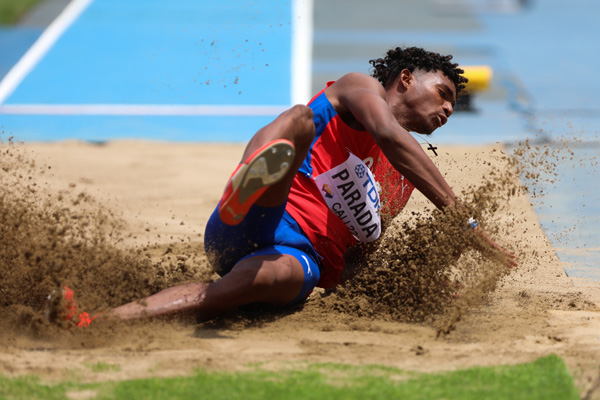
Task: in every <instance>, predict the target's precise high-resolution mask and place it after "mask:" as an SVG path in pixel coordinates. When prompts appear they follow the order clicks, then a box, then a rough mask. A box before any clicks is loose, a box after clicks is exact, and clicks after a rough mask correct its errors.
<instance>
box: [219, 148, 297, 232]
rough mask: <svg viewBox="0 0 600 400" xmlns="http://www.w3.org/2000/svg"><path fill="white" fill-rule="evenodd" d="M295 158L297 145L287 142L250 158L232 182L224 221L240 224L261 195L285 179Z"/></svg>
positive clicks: (222, 209) (222, 211)
mask: <svg viewBox="0 0 600 400" xmlns="http://www.w3.org/2000/svg"><path fill="white" fill-rule="evenodd" d="M294 156H295V151H294V146H293V144H292V143H291V142H289V141H287V140H284V139H280V140H277V141H273V142H271V143H268V144H267V145H265V146H264V147H263V148H261V149H259V150H258V151H257V152H256V153H255V154H253V155H252V156H250V157H249V159H248V160H247V162H246V163H244V164H242V165H241V167H240V168H239V169H238V170H237V171H236V173H235V174H234V175H233V176H232V178H231V181H230V183H229V184H231V185H232V187H233V190H232V193H231V194H230V195H229V197H228V198H227V199H225V200H224V201H223V203H222V204H221V206H220V207H219V215H220V216H221V220H223V221H224V222H225V223H227V224H230V225H236V224H238V223H240V222H241V221H242V219H243V217H245V216H246V213H247V212H248V210H249V209H250V207H251V206H252V205H253V204H254V203H255V202H256V200H258V198H259V197H260V195H262V193H264V191H266V190H267V188H268V187H269V186H272V185H274V184H276V183H278V182H279V181H281V180H282V179H283V178H284V177H285V175H286V174H287V172H288V171H289V170H290V168H291V166H292V163H293V161H294Z"/></svg>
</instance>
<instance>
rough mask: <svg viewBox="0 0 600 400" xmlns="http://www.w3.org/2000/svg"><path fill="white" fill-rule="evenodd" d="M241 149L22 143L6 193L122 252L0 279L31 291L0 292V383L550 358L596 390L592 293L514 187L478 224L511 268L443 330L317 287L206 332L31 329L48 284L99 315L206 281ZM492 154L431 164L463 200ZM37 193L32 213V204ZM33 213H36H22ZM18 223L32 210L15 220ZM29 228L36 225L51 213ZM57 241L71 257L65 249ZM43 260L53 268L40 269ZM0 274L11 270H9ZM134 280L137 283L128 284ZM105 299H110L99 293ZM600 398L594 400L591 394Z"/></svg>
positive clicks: (418, 201)
mask: <svg viewBox="0 0 600 400" xmlns="http://www.w3.org/2000/svg"><path fill="white" fill-rule="evenodd" d="M242 150H243V147H242V146H240V145H216V144H173V143H168V144H167V143H155V142H142V141H117V142H109V143H106V144H101V145H95V144H87V143H80V142H63V143H49V144H27V145H26V146H24V147H22V148H20V150H19V154H22V157H23V158H22V161H19V162H18V163H17V164H19V165H20V168H22V170H23V171H29V173H17V174H16V175H10V174H11V173H13V172H14V171H16V170H19V168H16V169H15V170H14V171H13V170H11V171H8V172H7V171H5V175H6V176H9V175H10V176H12V178H11V179H13V186H12V187H13V188H17V189H18V188H19V185H21V186H23V185H22V184H23V182H28V184H27V185H24V186H23V187H25V188H27V187H29V188H30V189H32V191H36V192H39V193H42V192H43V193H50V194H48V195H46V194H44V196H46V197H43V198H48V199H50V202H51V203H54V204H59V203H60V202H59V201H58V200H56V199H57V197H56V196H57V195H56V193H59V192H60V191H62V195H61V199H62V200H61V202H64V201H67V203H66V204H68V205H69V208H70V209H71V211H64V212H66V214H61V216H63V217H64V216H68V217H69V218H71V220H76V219H77V220H81V219H85V216H88V217H89V216H90V215H93V217H90V219H89V221H88V223H87V224H85V225H84V226H87V227H88V228H89V229H92V228H93V226H94V223H97V222H98V221H105V223H103V225H102V226H103V228H102V229H101V230H102V232H101V234H106V233H107V232H108V233H110V234H112V237H113V238H116V242H117V246H116V247H114V246H107V247H106V248H104V250H103V251H102V252H101V253H102V254H97V253H98V251H95V250H97V249H98V248H96V247H92V248H85V249H84V250H81V246H79V247H78V246H74V247H73V246H71V245H70V244H68V243H67V244H65V243H63V241H62V239H61V240H58V239H57V240H55V241H54V242H53V243H54V247H52V246H51V244H48V246H50V247H43V246H42V247H39V246H38V247H35V246H33V247H34V248H35V249H37V250H36V251H38V252H39V251H41V250H39V249H42V250H43V249H54V250H53V251H54V253H47V254H53V255H52V256H51V258H52V260H55V261H56V260H63V261H61V262H58V261H56V262H54V264H53V265H55V270H56V271H57V274H56V275H57V276H54V277H53V276H36V275H35V274H34V273H32V272H31V271H30V272H29V273H28V274H27V276H18V271H19V270H18V269H17V270H15V271H13V274H12V275H10V274H7V273H5V275H3V279H5V278H6V281H9V282H16V281H19V282H21V281H31V282H33V283H32V284H31V288H32V289H31V290H30V291H25V290H23V291H21V293H17V294H15V293H14V291H13V292H11V288H13V289H14V287H15V285H13V286H11V287H10V288H9V287H7V286H1V285H0V288H1V289H2V291H3V292H4V299H3V300H5V303H4V305H3V306H2V307H3V308H2V312H3V318H4V322H3V326H2V332H1V335H2V339H3V340H2V341H1V343H2V344H1V345H0V373H2V374H3V375H8V376H14V375H22V374H28V373H36V374H39V375H41V376H42V377H43V378H44V379H48V380H53V379H63V378H67V379H69V378H77V379H83V380H103V379H129V378H137V377H147V376H167V375H178V374H186V373H190V372H191V371H192V370H193V369H194V368H198V367H201V368H214V369H225V370H238V369H244V368H246V366H247V365H248V364H249V363H254V362H265V363H267V365H273V366H274V367H277V366H280V365H283V364H287V363H290V362H291V363H306V362H337V363H349V364H383V365H389V366H394V367H399V368H403V369H408V370H415V371H425V372H431V371H440V370H450V369H457V368H463V367H468V366H476V365H479V366H481V365H497V364H511V363H519V362H526V361H531V360H534V359H536V358H538V357H541V356H544V355H548V354H551V353H555V354H558V355H559V356H561V357H563V358H564V359H565V361H566V362H567V364H568V366H569V368H570V370H571V372H572V374H573V376H574V378H575V379H576V383H577V384H578V387H579V389H580V391H581V393H582V395H586V394H588V391H589V389H590V388H592V387H593V386H594V385H596V384H597V381H598V379H599V378H598V377H599V376H600V363H599V362H598V360H600V337H599V332H600V308H599V305H600V291H598V289H599V285H598V284H597V283H590V282H577V286H576V285H575V284H574V283H573V281H572V280H571V279H570V278H568V277H567V276H566V275H565V273H564V271H563V267H562V265H561V263H560V261H559V260H558V259H557V258H556V256H555V254H554V251H553V249H552V248H551V246H550V245H549V243H548V241H547V239H546V237H545V235H544V233H543V232H542V230H541V228H540V226H539V224H538V222H537V218H536V216H535V214H534V212H533V209H532V207H531V205H530V203H529V199H528V197H527V196H526V195H523V194H518V193H516V194H514V195H510V196H507V197H506V201H505V202H504V203H502V204H500V205H499V208H498V211H497V212H495V213H494V215H493V216H489V218H488V219H489V221H488V224H489V227H490V229H492V228H493V229H492V230H493V231H494V237H495V238H496V239H497V240H498V242H500V243H501V244H502V245H506V247H508V248H510V249H511V250H513V251H514V252H515V253H517V254H518V256H519V260H518V261H519V263H520V265H519V267H517V268H515V269H513V270H511V271H509V273H502V274H499V275H498V276H497V277H496V278H495V280H494V282H493V283H494V285H492V286H493V287H492V289H490V290H491V292H489V293H488V294H487V295H485V296H483V297H481V296H480V297H478V298H475V297H471V298H469V305H470V307H468V308H466V307H463V308H461V310H460V311H461V313H460V316H459V317H460V318H459V319H458V318H457V319H456V320H457V321H458V322H456V321H455V323H453V324H452V328H453V329H450V330H449V333H448V334H442V335H440V334H439V333H440V329H439V324H440V322H439V321H440V320H443V318H442V317H440V316H435V317H433V318H423V319H421V320H420V321H417V322H407V321H403V320H402V318H398V317H397V316H395V315H394V314H393V313H390V312H381V313H378V312H377V310H373V309H369V308H368V307H366V308H364V309H363V312H361V313H357V312H356V311H352V310H344V309H343V308H340V306H339V305H340V304H341V303H340V302H339V298H338V300H337V303H336V301H331V298H332V297H331V295H329V296H326V295H325V294H323V293H315V294H314V295H313V296H312V297H311V298H310V299H309V301H308V302H307V303H306V304H305V305H304V306H302V307H298V308H296V309H294V310H289V311H284V312H268V313H266V314H265V313H264V312H262V311H264V310H261V309H260V308H258V309H257V308H250V309H248V310H245V311H244V312H243V313H241V314H235V315H231V316H228V317H227V318H224V319H220V320H217V321H214V322H211V323H203V324H196V323H195V322H193V321H185V320H184V321H152V322H143V323H134V324H128V325H124V324H123V325H120V324H104V323H99V324H97V325H96V326H92V327H91V328H90V329H88V330H85V331H82V330H78V329H76V328H75V327H72V326H63V327H60V326H49V325H47V324H44V323H43V321H41V320H40V319H41V315H39V314H41V311H40V310H42V308H43V305H42V303H43V300H44V299H43V297H44V296H43V293H44V290H47V291H49V290H50V289H51V288H52V287H53V286H56V285H57V283H69V284H71V285H73V286H75V289H76V293H77V294H78V295H79V296H80V297H79V300H80V302H81V303H82V305H83V306H90V305H91V306H93V307H109V306H115V305H117V304H119V302H120V301H128V300H130V299H133V298H136V297H139V296H141V295H144V294H145V293H149V292H152V291H156V290H158V289H160V288H162V287H164V286H165V285H168V284H170V283H173V282H182V281H186V280H190V279H200V278H201V279H213V278H214V276H212V275H211V274H210V272H209V271H208V269H207V266H206V261H205V258H204V255H203V253H202V248H201V243H202V239H203V238H202V233H203V227H204V224H205V222H206V220H207V219H208V216H209V215H210V213H211V212H212V209H213V208H214V206H215V205H216V202H217V200H218V198H219V196H220V194H221V191H222V190H223V185H224V183H225V181H226V179H227V177H228V176H229V174H230V172H231V170H232V169H233V167H234V166H235V164H236V163H237V162H238V160H239V157H240V155H241V153H242ZM502 150H503V149H502V148H501V147H500V146H498V147H447V148H446V147H444V148H443V149H441V150H438V152H439V153H440V156H439V157H437V158H435V159H434V161H435V162H436V163H437V164H438V165H439V166H440V169H441V170H442V171H443V172H444V174H445V175H446V177H447V179H448V181H449V182H450V184H451V186H452V187H453V188H454V189H455V191H456V192H459V193H460V192H461V190H467V191H468V188H469V186H475V187H477V186H479V185H480V184H481V183H482V182H483V177H484V176H485V175H486V174H489V173H490V171H492V170H493V171H496V172H498V171H503V170H506V169H507V168H509V167H508V166H507V165H506V164H505V161H504V160H502V156H501V154H502ZM27 160H35V163H31V162H30V161H27ZM10 165H15V164H14V163H12V164H10ZM48 166H49V167H51V168H50V169H48V168H47V167H48ZM42 172H43V173H42ZM496 172H495V173H496ZM29 176H31V179H29ZM6 179H8V178H5V181H4V183H5V184H6V183H7V181H6ZM34 182H35V183H36V186H33V183H34ZM28 185H29V186H28ZM5 187H6V186H5ZM17 189H15V190H17ZM18 190H21V189H18ZM18 190H17V191H18ZM20 193H22V192H20ZM81 193H85V194H84V195H82V194H81ZM17 195H19V194H18V193H17V194H15V196H17ZM33 198H34V199H37V200H36V201H37V202H38V203H39V202H40V201H41V200H40V199H41V198H42V197H35V196H34V197H33ZM9 200H10V199H9ZM7 201H8V200H7ZM60 204H62V203H60ZM38 205H39V204H38ZM34 208H35V206H34V205H33V204H32V205H31V207H29V208H27V209H34ZM427 208H430V206H429V205H428V204H427V202H426V201H425V200H424V199H423V197H422V196H420V195H419V194H415V195H414V196H413V199H411V201H410V202H409V204H408V206H407V209H406V210H404V212H403V216H402V217H401V218H400V221H395V223H396V224H397V226H401V225H402V223H403V222H404V221H405V220H407V219H409V218H410V217H411V216H412V213H413V212H415V213H419V214H421V215H426V214H427V211H426V209H427ZM98 210H101V212H100V213H99V212H98ZM19 215H29V214H27V212H25V211H22V214H19ZM115 216H116V217H115ZM50 217H52V215H51V216H50ZM20 218H21V221H25V219H23V218H25V217H20ZM26 218H30V217H26ZM32 218H33V217H32ZM35 218H37V221H40V220H41V221H42V222H41V224H42V225H40V226H43V225H44V222H43V221H46V220H44V218H46V217H44V216H39V215H38V216H35ZM61 218H62V217H61ZM61 221H63V220H61ZM90 225H91V228H90ZM86 229H87V228H86ZM84 230H85V229H84ZM92 231H93V229H92ZM92 231H86V232H84V233H81V232H73V233H72V234H70V235H71V236H70V237H71V239H72V238H73V237H75V238H76V237H79V238H81V237H82V236H77V235H88V236H87V237H89V235H92V236H93V235H94V234H95V233H94V232H92ZM36 232H42V234H41V236H40V237H36V236H35V235H36ZM44 232H45V231H44V230H43V229H42V228H40V227H37V228H35V229H34V230H33V231H31V232H26V233H25V234H24V236H23V237H22V238H19V240H18V241H15V242H13V243H14V244H13V246H16V247H18V246H21V245H22V244H23V243H25V242H27V240H29V239H31V238H32V237H33V238H35V240H36V241H38V242H39V241H43V240H42V239H41V238H42V237H48V235H49V234H48V233H46V234H43V233H44ZM55 234H56V235H59V236H56V237H65V236H64V233H61V232H58V233H57V232H56V231H55V230H52V233H51V235H55ZM396 234H398V233H396ZM60 235H63V236H60ZM60 246H67V247H68V246H71V247H68V252H66V250H65V249H66V247H60ZM84 247H85V246H84ZM78 249H79V250H81V251H79V252H78V251H77V250H78ZM131 249H135V250H131ZM61 252H62V253H61ZM65 252H66V253H65ZM36 254H38V253H36ZM60 254H63V255H64V257H62V258H61V256H60ZM38 255H39V256H40V257H41V258H43V257H44V254H38ZM463 258H464V261H460V262H470V263H472V264H473V265H486V264H484V263H483V261H481V260H480V259H478V258H477V257H476V256H475V255H469V254H465V256H464V257H463ZM144 259H147V261H144ZM21 261H23V260H21ZM21 261H19V262H21ZM46 261H47V260H46ZM39 262H40V265H45V267H44V268H49V267H47V262H46V264H44V262H45V261H44V260H40V261H39ZM371 262H373V261H371ZM23 263H24V261H23ZM61 263H62V264H61ZM119 263H125V264H127V265H128V266H129V267H131V266H132V265H135V267H136V269H135V271H136V272H135V273H134V272H132V271H134V270H132V269H131V268H118V267H117V266H118V265H119ZM15 265H16V264H15ZM18 265H21V264H18ZM23 265H24V264H23ZM61 265H63V267H61ZM64 266H66V267H64ZM157 266H158V267H160V268H158V267H157ZM3 268H5V270H10V268H11V264H10V263H6V264H5V265H4V267H3ZM157 268H158V269H157ZM32 270H34V268H33V269H32ZM78 271H79V272H78ZM81 271H83V272H81ZM111 271H112V272H111ZM157 271H159V272H160V273H159V274H156V272H157ZM15 274H17V276H14V275H15ZM152 274H154V275H152ZM9 275H10V276H9ZM10 279H13V280H12V281H11V280H10ZM40 281H43V282H44V283H43V284H40V283H39V282H40ZM36 282H37V283H36ZM132 285H139V288H138V289H137V290H131V288H132ZM101 294H105V295H106V298H104V299H103V298H99V297H101V296H100V295H101ZM9 295H10V296H9ZM463 295H464V293H463ZM7 296H8V297H7ZM15 296H17V297H18V296H21V297H22V298H21V297H19V298H18V299H15ZM336 296H337V295H336ZM32 297H35V299H34V300H31V298H32ZM342 300H343V299H342ZM447 301H448V302H449V303H450V306H449V308H445V310H446V311H447V310H452V309H453V304H460V302H461V301H462V300H461V293H460V289H458V296H455V293H452V294H451V295H450V296H448V298H447ZM336 304H337V305H336ZM355 308H356V307H355ZM335 310H337V311H335ZM417 319H418V318H417ZM417 319H413V320H415V321H416V320H417ZM99 362H101V363H106V364H110V365H115V366H118V367H116V368H114V369H110V368H109V369H108V370H106V371H103V372H101V373H99V372H97V371H96V372H94V371H92V368H91V366H93V365H95V364H97V363H99ZM597 392H598V390H596V392H594V393H592V394H591V397H589V398H598V396H600V393H597ZM594 396H595V397H594Z"/></svg>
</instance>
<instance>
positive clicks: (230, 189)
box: [218, 105, 315, 225]
mask: <svg viewBox="0 0 600 400" xmlns="http://www.w3.org/2000/svg"><path fill="white" fill-rule="evenodd" d="M312 118H313V113H312V110H311V109H310V108H309V107H306V106H301V105H297V106H294V107H292V108H290V109H289V110H287V111H285V112H283V113H282V114H281V115H279V116H278V117H277V118H276V119H275V120H274V121H273V122H271V123H270V124H268V125H267V126H265V127H264V128H262V129H260V130H259V131H258V132H257V133H256V134H255V135H254V136H253V137H252V139H251V140H250V142H249V143H248V145H247V147H246V150H245V151H244V155H243V156H242V161H241V163H240V164H239V165H238V167H237V169H236V170H235V171H234V173H233V174H232V176H231V178H230V179H229V181H228V182H227V185H226V187H225V192H224V194H223V196H222V197H221V200H220V201H219V206H218V213H219V216H220V218H221V220H222V221H223V222H224V223H226V224H228V225H237V224H239V223H240V222H241V221H242V220H243V219H244V217H245V215H246V213H247V212H248V210H249V209H250V207H251V206H252V205H254V204H257V205H259V206H263V207H276V206H278V205H281V204H283V203H285V201H286V200H287V196H288V194H289V190H290V187H291V185H292V182H293V180H294V176H295V175H296V173H297V172H298V169H299V168H300V166H301V165H302V162H303V161H304V158H305V157H306V155H307V153H308V149H309V148H310V145H311V143H312V141H313V139H314V135H315V126H314V122H313V119H312Z"/></svg>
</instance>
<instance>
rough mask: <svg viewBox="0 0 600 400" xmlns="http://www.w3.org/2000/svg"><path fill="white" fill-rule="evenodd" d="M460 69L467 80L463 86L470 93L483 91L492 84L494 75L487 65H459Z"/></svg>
mask: <svg viewBox="0 0 600 400" xmlns="http://www.w3.org/2000/svg"><path fill="white" fill-rule="evenodd" d="M460 68H462V69H463V70H464V71H465V72H464V74H463V75H464V76H465V77H466V78H467V79H468V80H469V82H467V84H466V85H465V86H466V89H467V90H468V91H469V92H470V93H473V92H477V91H481V90H485V89H487V88H489V87H490V85H491V84H492V77H493V75H494V73H493V71H492V68H491V67H490V66H489V65H464V66H463V65H461V66H460Z"/></svg>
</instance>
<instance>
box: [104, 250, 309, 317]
mask: <svg viewBox="0 0 600 400" xmlns="http://www.w3.org/2000/svg"><path fill="white" fill-rule="evenodd" d="M304 276H305V272H304V267H303V266H302V265H301V264H300V262H299V261H298V259H297V258H296V257H294V256H291V255H287V254H277V255H260V256H255V257H248V258H245V259H243V260H241V261H240V262H239V263H237V264H236V265H235V266H234V267H233V269H232V270H231V272H229V273H228V274H227V275H225V276H224V277H223V278H222V279H220V280H218V281H216V282H213V283H210V284H207V283H188V284H183V285H178V286H174V287H172V288H169V289H165V290H163V291H161V292H158V293H156V294H154V295H152V296H150V297H147V298H146V299H144V300H142V301H134V302H131V303H128V304H125V305H123V306H120V307H117V308H115V309H113V310H112V311H111V312H110V313H108V315H110V316H114V317H117V318H120V319H124V320H127V319H136V318H143V317H156V316H164V315H170V314H174V313H179V312H186V311H188V312H189V311H193V312H194V314H196V315H197V316H198V317H199V318H200V319H203V320H206V319H210V318H213V317H216V316H218V315H220V314H222V313H225V312H228V311H232V310H234V309H236V308H237V307H240V306H243V305H247V304H252V303H264V304H270V305H285V304H289V303H291V302H292V301H294V299H296V298H297V297H298V295H299V293H300V291H301V289H302V288H303V284H304Z"/></svg>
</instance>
